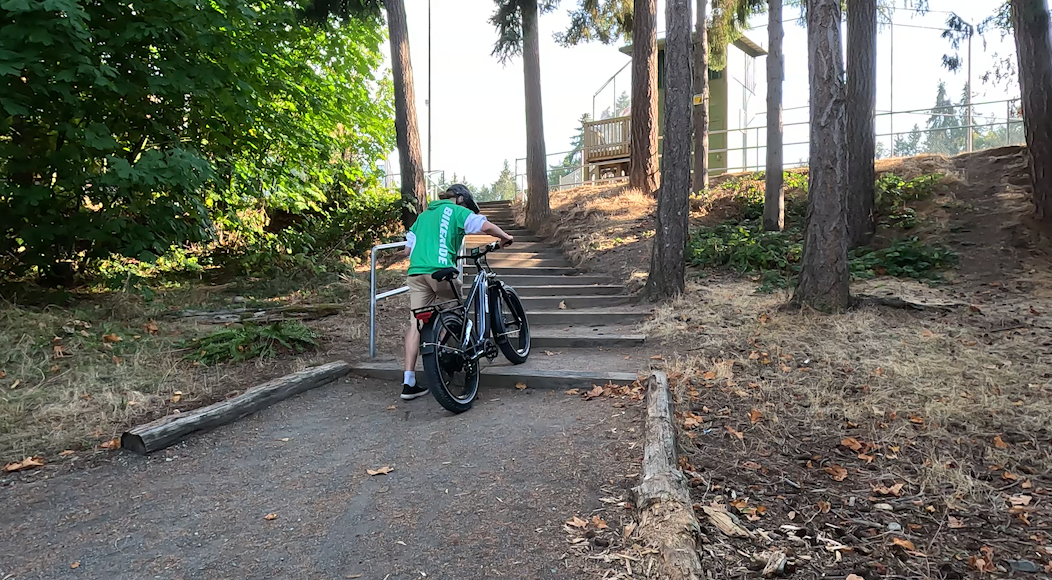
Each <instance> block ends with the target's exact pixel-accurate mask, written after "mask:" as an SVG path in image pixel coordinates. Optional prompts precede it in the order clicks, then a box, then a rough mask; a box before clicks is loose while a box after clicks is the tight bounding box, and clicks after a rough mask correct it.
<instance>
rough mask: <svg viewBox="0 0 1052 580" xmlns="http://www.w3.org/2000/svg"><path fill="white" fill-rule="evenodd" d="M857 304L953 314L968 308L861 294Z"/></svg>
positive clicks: (961, 305)
mask: <svg viewBox="0 0 1052 580" xmlns="http://www.w3.org/2000/svg"><path fill="white" fill-rule="evenodd" d="M855 303H856V304H857V305H859V306H867V305H875V306H886V307H888V308H902V309H905V310H920V311H922V312H923V311H926V310H934V311H936V312H953V311H954V310H955V309H957V308H964V307H967V306H968V304H967V303H965V302H917V301H916V300H906V299H905V298H902V297H899V296H873V295H870V294H859V295H857V296H855Z"/></svg>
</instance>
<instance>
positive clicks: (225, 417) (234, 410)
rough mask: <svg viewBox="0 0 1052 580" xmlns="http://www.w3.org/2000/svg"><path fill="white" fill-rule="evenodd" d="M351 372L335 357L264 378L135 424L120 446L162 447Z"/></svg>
mask: <svg viewBox="0 0 1052 580" xmlns="http://www.w3.org/2000/svg"><path fill="white" fill-rule="evenodd" d="M350 372H351V365H349V364H347V363H346V362H344V361H337V362H332V363H328V364H324V365H321V366H316V367H311V368H309V369H306V370H302V371H300V372H298V373H292V374H290V375H285V376H283V377H280V378H277V379H274V380H272V381H267V382H265V383H263V384H261V385H257V386H255V387H252V388H251V389H249V390H247V391H245V392H244V393H242V394H240V395H238V396H236V397H233V398H231V399H227V400H226V401H221V402H219V403H214V404H212V405H209V406H207V407H202V408H200V409H195V410H193V411H189V412H187V413H176V414H173V415H168V416H166V417H161V418H160V419H157V420H156V421H152V422H150V423H146V424H145V425H139V426H138V427H135V428H134V429H132V430H130V431H125V432H124V434H123V435H121V448H123V449H128V450H130V451H133V452H135V453H138V454H140V455H145V454H147V453H151V452H154V451H157V450H158V449H164V448H165V447H168V446H170V445H173V444H175V443H178V442H179V441H182V440H183V439H184V438H185V437H186V436H187V435H189V434H191V433H193V432H195V431H200V430H203V429H211V428H213V427H218V426H220V425H225V424H227V423H230V422H232V421H235V420H237V419H240V418H241V417H244V416H245V415H250V414H252V413H255V412H256V411H258V410H260V409H263V408H265V407H268V406H270V405H272V404H274V403H277V402H278V401H281V400H283V399H287V398H289V397H291V396H292V395H295V394H297V393H302V392H304V391H308V390H310V389H313V388H315V387H320V386H321V385H324V384H327V383H330V382H332V381H334V380H336V379H338V378H340V377H342V376H344V375H346V374H348V373H350Z"/></svg>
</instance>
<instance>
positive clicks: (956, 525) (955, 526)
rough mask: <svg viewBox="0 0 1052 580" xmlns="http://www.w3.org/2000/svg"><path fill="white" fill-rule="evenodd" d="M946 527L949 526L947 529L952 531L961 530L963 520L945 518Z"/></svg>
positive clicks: (951, 517)
mask: <svg viewBox="0 0 1052 580" xmlns="http://www.w3.org/2000/svg"><path fill="white" fill-rule="evenodd" d="M947 526H949V528H950V529H952V530H959V529H962V528H964V520H962V519H960V518H955V517H953V516H948V517H947Z"/></svg>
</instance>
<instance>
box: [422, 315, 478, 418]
mask: <svg viewBox="0 0 1052 580" xmlns="http://www.w3.org/2000/svg"><path fill="white" fill-rule="evenodd" d="M471 334H472V336H471V338H470V340H468V344H475V343H477V342H478V338H477V333H476V332H475V330H474V329H472V331H471ZM463 337H464V318H463V317H462V316H461V315H459V314H457V313H454V312H445V313H442V314H441V315H439V316H438V319H437V320H435V321H434V322H431V323H429V324H427V325H425V326H424V329H423V331H422V332H421V338H422V341H423V342H424V343H426V344H428V345H430V347H429V348H427V349H425V350H427V352H425V353H424V372H426V373H427V379H428V383H430V385H429V386H430V387H431V394H432V395H434V396H435V400H437V401H438V403H439V404H440V405H442V406H443V407H445V408H446V409H447V410H449V411H452V412H454V413H463V412H464V411H467V410H468V409H470V408H471V405H472V404H474V402H475V396H476V395H477V394H478V390H479V364H478V362H477V361H471V360H468V359H467V357H466V356H465V355H464V352H463V351H462V350H461V349H460V347H461V344H463V341H462V339H463Z"/></svg>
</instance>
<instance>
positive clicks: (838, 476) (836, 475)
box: [822, 465, 847, 481]
mask: <svg viewBox="0 0 1052 580" xmlns="http://www.w3.org/2000/svg"><path fill="white" fill-rule="evenodd" d="M822 470H823V471H825V472H826V473H828V474H829V477H831V478H832V479H833V481H844V480H845V479H847V470H846V469H844V468H843V467H841V466H839V465H831V466H829V467H823V468H822Z"/></svg>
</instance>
